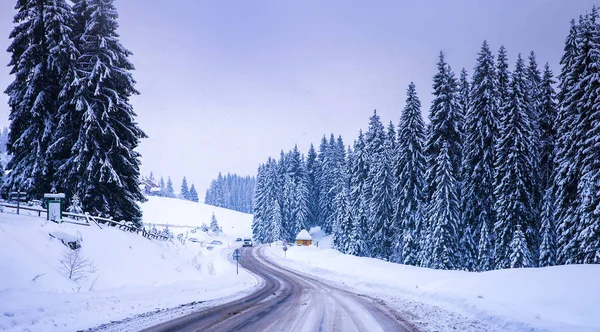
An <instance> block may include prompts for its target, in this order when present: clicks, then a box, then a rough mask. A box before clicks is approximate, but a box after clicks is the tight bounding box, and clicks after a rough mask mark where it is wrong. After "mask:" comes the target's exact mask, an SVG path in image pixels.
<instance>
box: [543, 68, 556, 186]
mask: <svg viewBox="0 0 600 332" xmlns="http://www.w3.org/2000/svg"><path fill="white" fill-rule="evenodd" d="M555 83H556V81H555V80H554V75H553V73H552V71H551V70H550V66H549V65H548V63H547V62H546V64H545V65H544V73H543V76H542V83H541V105H540V117H539V129H540V142H541V150H540V162H539V165H540V172H539V173H540V183H541V187H542V189H543V190H548V189H549V188H550V187H551V186H552V181H553V176H554V169H555V164H554V150H555V141H556V138H557V135H556V128H555V127H554V126H555V122H556V119H557V113H558V107H557V105H556V92H555V91H554V84H555Z"/></svg>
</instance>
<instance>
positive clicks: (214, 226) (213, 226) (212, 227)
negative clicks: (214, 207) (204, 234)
mask: <svg viewBox="0 0 600 332" xmlns="http://www.w3.org/2000/svg"><path fill="white" fill-rule="evenodd" d="M210 230H211V231H212V232H213V233H219V231H220V228H219V223H218V222H217V217H215V213H214V212H213V214H212V216H211V217H210Z"/></svg>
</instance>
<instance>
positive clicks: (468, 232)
mask: <svg viewBox="0 0 600 332" xmlns="http://www.w3.org/2000/svg"><path fill="white" fill-rule="evenodd" d="M470 90H471V86H470V84H469V80H468V75H467V71H466V70H465V69H464V68H463V69H462V70H461V72H460V81H459V87H458V109H459V115H458V117H457V122H458V128H459V131H460V134H461V138H460V139H461V148H463V149H464V147H465V146H466V145H467V144H468V143H467V139H466V134H465V133H466V130H465V119H466V116H467V112H468V110H469V103H470ZM461 156H462V160H461V168H460V172H459V174H458V175H457V176H458V181H459V188H458V199H459V200H460V211H459V213H460V215H459V218H460V227H459V237H460V257H461V266H462V267H463V268H464V269H466V270H473V268H474V267H475V261H474V257H475V256H476V254H475V251H476V245H475V243H474V242H473V237H474V235H473V230H472V229H471V225H470V223H468V222H466V220H465V217H464V206H465V201H466V198H465V197H464V191H465V189H464V182H465V170H464V168H463V165H464V162H465V154H464V153H463V154H462V155H461Z"/></svg>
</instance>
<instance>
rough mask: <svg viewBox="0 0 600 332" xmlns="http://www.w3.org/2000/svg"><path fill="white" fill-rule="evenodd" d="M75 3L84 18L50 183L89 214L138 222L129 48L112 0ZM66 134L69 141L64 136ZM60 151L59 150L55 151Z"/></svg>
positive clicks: (140, 134)
mask: <svg viewBox="0 0 600 332" xmlns="http://www.w3.org/2000/svg"><path fill="white" fill-rule="evenodd" d="M86 2H87V5H86V6H76V7H75V10H79V9H82V10H84V12H77V14H76V16H77V17H80V18H81V19H83V20H84V22H85V30H84V32H83V34H82V35H81V37H80V38H79V45H78V46H79V47H78V48H79V51H80V53H81V56H80V57H79V58H78V60H77V62H76V65H77V72H78V73H80V74H81V77H79V78H78V79H76V80H74V81H73V82H72V84H71V87H72V88H73V90H74V96H73V101H72V104H71V105H72V106H71V107H66V108H65V109H64V110H61V114H60V116H61V118H60V121H59V123H58V126H57V128H56V135H57V136H58V137H61V138H65V141H64V142H61V141H60V140H59V141H57V142H56V143H55V145H66V146H67V148H69V150H70V154H69V156H68V157H67V158H66V160H65V161H64V163H63V164H62V165H61V166H60V167H59V168H58V171H57V174H56V178H55V182H56V185H57V187H59V188H64V189H65V191H66V192H67V193H72V192H79V193H81V197H82V202H83V205H84V206H85V207H86V209H87V210H88V211H90V212H92V213H96V214H101V215H107V216H112V217H114V218H116V219H125V220H133V221H134V222H140V220H141V210H140V208H139V205H138V203H137V202H142V201H144V200H145V198H144V196H143V194H142V192H141V190H140V188H139V181H140V170H139V168H140V163H141V161H140V157H141V156H140V154H139V153H138V152H136V151H135V149H136V147H137V146H138V145H139V143H140V140H141V139H142V138H145V137H147V136H146V134H145V133H144V132H143V131H142V130H141V129H140V128H139V127H138V124H137V123H136V121H135V117H136V114H135V113H134V111H133V107H132V106H131V104H130V102H129V98H130V97H131V96H132V95H135V94H139V92H138V91H137V90H136V89H135V88H134V84H135V81H134V80H133V77H132V75H131V71H132V70H133V69H134V67H133V65H132V64H131V62H130V61H129V59H128V58H129V56H130V55H131V52H129V51H128V50H127V49H125V48H124V47H123V46H122V45H121V43H120V42H119V40H118V34H117V32H116V29H117V27H118V24H117V22H116V20H117V18H118V14H117V11H116V8H115V6H114V4H113V0H88V1H86ZM67 137H72V139H66V138H67ZM59 150H60V149H59Z"/></svg>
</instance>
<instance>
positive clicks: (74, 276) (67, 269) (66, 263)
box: [58, 249, 97, 281]
mask: <svg viewBox="0 0 600 332" xmlns="http://www.w3.org/2000/svg"><path fill="white" fill-rule="evenodd" d="M58 261H59V262H60V265H59V268H60V270H61V271H62V272H63V273H64V274H65V275H66V276H67V277H68V278H69V279H71V280H73V281H78V280H81V279H85V278H87V276H88V275H90V274H94V273H96V270H97V268H96V265H95V264H94V262H93V261H91V260H89V259H87V258H86V257H84V256H83V255H82V254H81V249H75V250H70V249H66V250H65V251H63V255H62V257H61V258H60V259H59V260H58Z"/></svg>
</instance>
